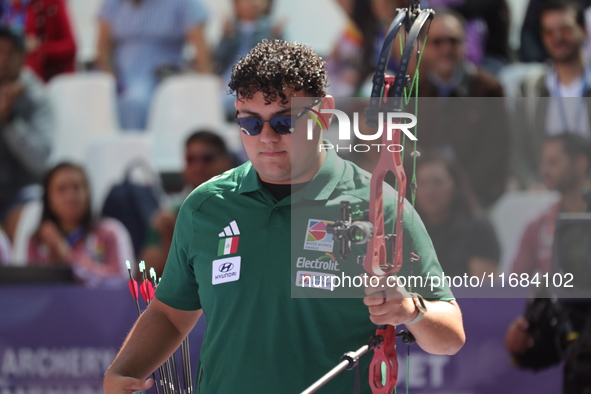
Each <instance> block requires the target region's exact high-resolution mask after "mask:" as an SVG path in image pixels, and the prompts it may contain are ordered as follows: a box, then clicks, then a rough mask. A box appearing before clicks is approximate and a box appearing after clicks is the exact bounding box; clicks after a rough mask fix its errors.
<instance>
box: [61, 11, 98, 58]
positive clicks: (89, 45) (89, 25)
mask: <svg viewBox="0 0 591 394" xmlns="http://www.w3.org/2000/svg"><path fill="white" fill-rule="evenodd" d="M103 1H104V0H68V1H67V3H68V11H69V12H70V21H71V23H72V29H73V30H74V36H75V38H76V46H77V47H78V48H77V51H76V58H77V60H78V63H82V64H83V63H88V62H92V61H93V60H94V59H95V57H96V40H97V30H98V29H97V15H98V12H99V9H100V6H101V4H102V3H103Z"/></svg>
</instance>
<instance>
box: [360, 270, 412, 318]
mask: <svg viewBox="0 0 591 394" xmlns="http://www.w3.org/2000/svg"><path fill="white" fill-rule="evenodd" d="M388 279H389V280H388ZM368 283H369V282H368ZM394 283H395V282H394V281H393V277H389V276H382V277H380V280H379V283H377V286H368V287H366V288H365V295H366V297H365V298H364V299H363V303H364V304H365V305H367V306H368V307H369V318H370V320H371V321H372V322H373V323H374V324H377V325H383V324H390V325H392V326H397V325H400V324H404V323H407V322H409V321H411V320H413V319H414V318H415V317H417V314H418V311H417V309H416V306H415V304H414V301H413V300H412V298H411V296H410V294H409V293H408V292H407V291H406V289H405V288H404V287H402V286H392V285H393V284H394Z"/></svg>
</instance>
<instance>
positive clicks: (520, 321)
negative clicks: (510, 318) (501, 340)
mask: <svg viewBox="0 0 591 394" xmlns="http://www.w3.org/2000/svg"><path fill="white" fill-rule="evenodd" d="M527 328H528V324H527V320H525V318H524V317H523V316H520V317H518V318H517V319H515V321H514V322H513V323H511V325H510V326H509V329H508V330H507V334H506V335H505V346H506V347H507V349H508V350H509V351H510V352H511V353H512V354H523V353H525V351H526V350H527V349H528V348H531V347H532V346H533V345H534V338H533V337H532V336H531V334H530V333H529V332H527Z"/></svg>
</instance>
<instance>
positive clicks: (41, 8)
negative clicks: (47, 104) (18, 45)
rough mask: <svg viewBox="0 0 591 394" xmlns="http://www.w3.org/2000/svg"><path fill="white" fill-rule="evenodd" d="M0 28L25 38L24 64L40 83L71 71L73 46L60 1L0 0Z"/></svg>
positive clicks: (66, 12) (68, 24)
mask: <svg viewBox="0 0 591 394" xmlns="http://www.w3.org/2000/svg"><path fill="white" fill-rule="evenodd" d="M0 25H2V26H5V27H8V28H10V29H11V30H13V31H15V32H17V33H18V34H20V35H22V36H23V37H24V38H25V51H26V54H27V55H26V61H25V62H26V64H27V66H29V67H30V68H31V69H32V70H33V71H35V73H36V74H37V75H38V76H39V77H40V78H42V79H43V80H44V81H46V82H47V81H49V80H50V79H51V78H52V77H54V76H55V75H57V74H61V73H65V72H73V71H74V69H75V58H76V43H75V41H74V34H73V32H72V27H71V24H70V17H69V16H68V10H67V7H66V3H64V1H63V0H0Z"/></svg>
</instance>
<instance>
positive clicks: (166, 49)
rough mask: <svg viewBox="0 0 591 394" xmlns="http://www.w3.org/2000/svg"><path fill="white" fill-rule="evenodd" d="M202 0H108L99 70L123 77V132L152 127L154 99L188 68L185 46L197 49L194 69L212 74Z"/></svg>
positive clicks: (120, 86)
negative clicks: (169, 79) (157, 91)
mask: <svg viewBox="0 0 591 394" xmlns="http://www.w3.org/2000/svg"><path fill="white" fill-rule="evenodd" d="M206 19H207V10H206V9H205V8H204V6H203V4H202V2H201V0H167V1H160V0H105V1H104V3H103V6H102V8H101V11H100V14H99V33H98V48H97V63H98V67H99V68H100V69H102V70H103V71H106V72H109V73H112V74H113V75H115V76H116V78H117V83H118V93H119V103H118V104H119V119H120V124H121V127H122V128H123V129H135V130H143V129H145V127H146V120H147V116H148V110H149V106H150V102H151V98H152V94H153V92H154V90H155V88H156V85H157V84H158V82H159V81H160V80H161V79H162V78H163V77H164V76H166V75H168V74H170V73H173V72H178V71H180V70H181V67H182V65H183V47H184V44H185V42H189V43H190V44H191V45H192V46H193V47H194V49H195V50H196V52H197V53H196V58H195V61H194V68H195V70H197V71H199V72H210V71H211V65H210V56H209V50H208V48H207V44H206V42H205V37H204V30H205V21H206Z"/></svg>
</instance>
